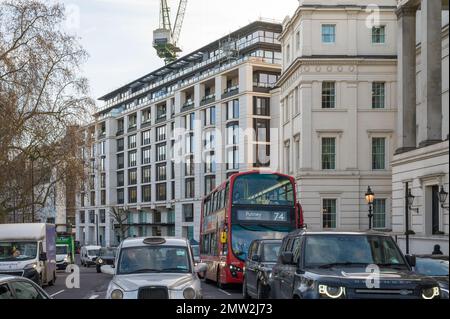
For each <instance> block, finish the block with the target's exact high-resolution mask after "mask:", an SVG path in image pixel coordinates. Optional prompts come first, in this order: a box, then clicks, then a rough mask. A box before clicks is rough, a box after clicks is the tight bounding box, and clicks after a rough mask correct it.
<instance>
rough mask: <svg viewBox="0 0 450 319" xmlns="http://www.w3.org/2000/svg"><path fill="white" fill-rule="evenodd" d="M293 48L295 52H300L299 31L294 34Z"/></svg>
mask: <svg viewBox="0 0 450 319" xmlns="http://www.w3.org/2000/svg"><path fill="white" fill-rule="evenodd" d="M295 47H296V49H297V51H298V50H300V30H299V31H297V33H296V34H295Z"/></svg>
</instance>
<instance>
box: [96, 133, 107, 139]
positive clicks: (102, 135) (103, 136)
mask: <svg viewBox="0 0 450 319" xmlns="http://www.w3.org/2000/svg"><path fill="white" fill-rule="evenodd" d="M105 137H106V131H103V132H99V133H98V139H99V140H101V139H103V138H105Z"/></svg>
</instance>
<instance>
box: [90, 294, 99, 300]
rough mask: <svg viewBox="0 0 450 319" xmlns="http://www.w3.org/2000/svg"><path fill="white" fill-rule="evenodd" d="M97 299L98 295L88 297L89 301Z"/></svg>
mask: <svg viewBox="0 0 450 319" xmlns="http://www.w3.org/2000/svg"><path fill="white" fill-rule="evenodd" d="M97 298H98V295H92V296H90V297H89V299H97Z"/></svg>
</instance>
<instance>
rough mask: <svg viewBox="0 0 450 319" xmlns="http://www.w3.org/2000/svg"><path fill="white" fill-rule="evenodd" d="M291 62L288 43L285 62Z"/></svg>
mask: <svg viewBox="0 0 450 319" xmlns="http://www.w3.org/2000/svg"><path fill="white" fill-rule="evenodd" d="M290 62H291V46H290V45H289V44H288V45H287V46H286V63H287V64H289V63H290Z"/></svg>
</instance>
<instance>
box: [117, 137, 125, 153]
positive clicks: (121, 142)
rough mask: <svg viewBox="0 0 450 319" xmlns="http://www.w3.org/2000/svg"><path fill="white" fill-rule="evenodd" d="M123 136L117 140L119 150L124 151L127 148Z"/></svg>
mask: <svg viewBox="0 0 450 319" xmlns="http://www.w3.org/2000/svg"><path fill="white" fill-rule="evenodd" d="M124 144H125V143H124V140H123V138H120V139H118V140H117V152H122V151H123V150H124V149H125V145H124Z"/></svg>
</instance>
